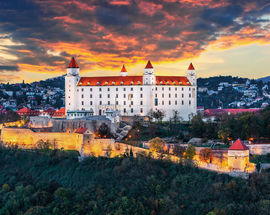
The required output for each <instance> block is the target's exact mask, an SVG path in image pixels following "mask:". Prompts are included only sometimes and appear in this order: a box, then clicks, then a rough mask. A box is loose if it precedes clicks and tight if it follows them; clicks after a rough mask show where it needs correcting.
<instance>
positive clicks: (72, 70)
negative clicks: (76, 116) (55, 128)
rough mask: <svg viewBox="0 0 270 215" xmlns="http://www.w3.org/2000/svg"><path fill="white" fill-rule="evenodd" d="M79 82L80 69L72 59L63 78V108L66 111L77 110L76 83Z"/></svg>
mask: <svg viewBox="0 0 270 215" xmlns="http://www.w3.org/2000/svg"><path fill="white" fill-rule="evenodd" d="M79 80H80V68H79V65H78V64H77V62H76V60H75V58H74V57H72V59H71V61H70V63H69V65H68V67H67V75H66V77H65V108H66V112H67V111H74V110H77V95H76V94H77V90H76V88H77V83H78V81H79Z"/></svg>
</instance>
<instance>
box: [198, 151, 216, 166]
mask: <svg viewBox="0 0 270 215" xmlns="http://www.w3.org/2000/svg"><path fill="white" fill-rule="evenodd" d="M199 158H200V160H201V161H204V162H206V163H211V161H212V159H213V152H212V149H210V148H205V149H201V150H200V154H199Z"/></svg>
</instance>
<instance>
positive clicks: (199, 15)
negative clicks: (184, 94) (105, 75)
mask: <svg viewBox="0 0 270 215" xmlns="http://www.w3.org/2000/svg"><path fill="white" fill-rule="evenodd" d="M269 14H270V4H269V1H267V0H261V1H254V0H239V1H234V0H220V1H217V0H163V1H162V0H148V1H142V0H89V1H83V0H61V1H59V0H11V1H1V2H0V42H1V43H0V60H1V61H0V71H1V70H2V71H14V73H16V72H17V73H20V72H24V71H27V72H36V73H60V72H61V71H63V68H64V65H66V64H67V62H68V60H69V59H70V57H71V56H76V57H78V59H79V62H80V66H81V67H82V68H83V70H84V71H90V70H93V69H100V68H107V69H108V68H120V67H121V64H123V63H130V64H135V63H138V62H141V61H145V60H147V59H151V60H153V61H176V60H181V59H187V58H188V59H191V58H195V57H197V56H198V55H199V54H201V53H202V52H203V51H204V50H205V49H206V47H208V46H209V45H211V46H213V47H214V48H216V49H228V48H231V47H232V46H240V45H245V44H251V43H260V44H265V43H269V42H270V32H269V29H270V28H269V27H270V25H269V17H270V15H269ZM10 65H12V66H10ZM13 65H14V66H13ZM4 68H5V69H4Z"/></svg>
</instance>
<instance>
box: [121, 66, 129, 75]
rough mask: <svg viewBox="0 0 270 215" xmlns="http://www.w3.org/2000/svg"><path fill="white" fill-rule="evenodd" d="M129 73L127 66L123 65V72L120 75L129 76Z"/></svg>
mask: <svg viewBox="0 0 270 215" xmlns="http://www.w3.org/2000/svg"><path fill="white" fill-rule="evenodd" d="M127 75H128V73H127V70H126V67H125V65H123V67H122V69H121V72H120V76H127Z"/></svg>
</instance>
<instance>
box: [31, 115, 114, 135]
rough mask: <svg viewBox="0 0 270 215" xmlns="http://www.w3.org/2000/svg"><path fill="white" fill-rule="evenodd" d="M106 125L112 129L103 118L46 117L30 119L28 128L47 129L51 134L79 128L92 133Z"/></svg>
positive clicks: (108, 122) (109, 122) (109, 123)
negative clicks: (86, 129)
mask: <svg viewBox="0 0 270 215" xmlns="http://www.w3.org/2000/svg"><path fill="white" fill-rule="evenodd" d="M103 123H105V124H107V125H108V127H109V128H111V129H113V128H112V124H111V121H110V120H109V119H107V118H105V117H91V118H89V119H51V118H47V117H40V116H36V117H30V122H29V127H30V128H33V129H37V130H38V129H46V128H49V130H50V131H52V132H70V133H72V132H74V131H75V130H77V129H78V128H80V127H85V128H88V129H89V130H91V131H94V132H95V130H96V129H97V128H99V127H100V125H101V124H103Z"/></svg>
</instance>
